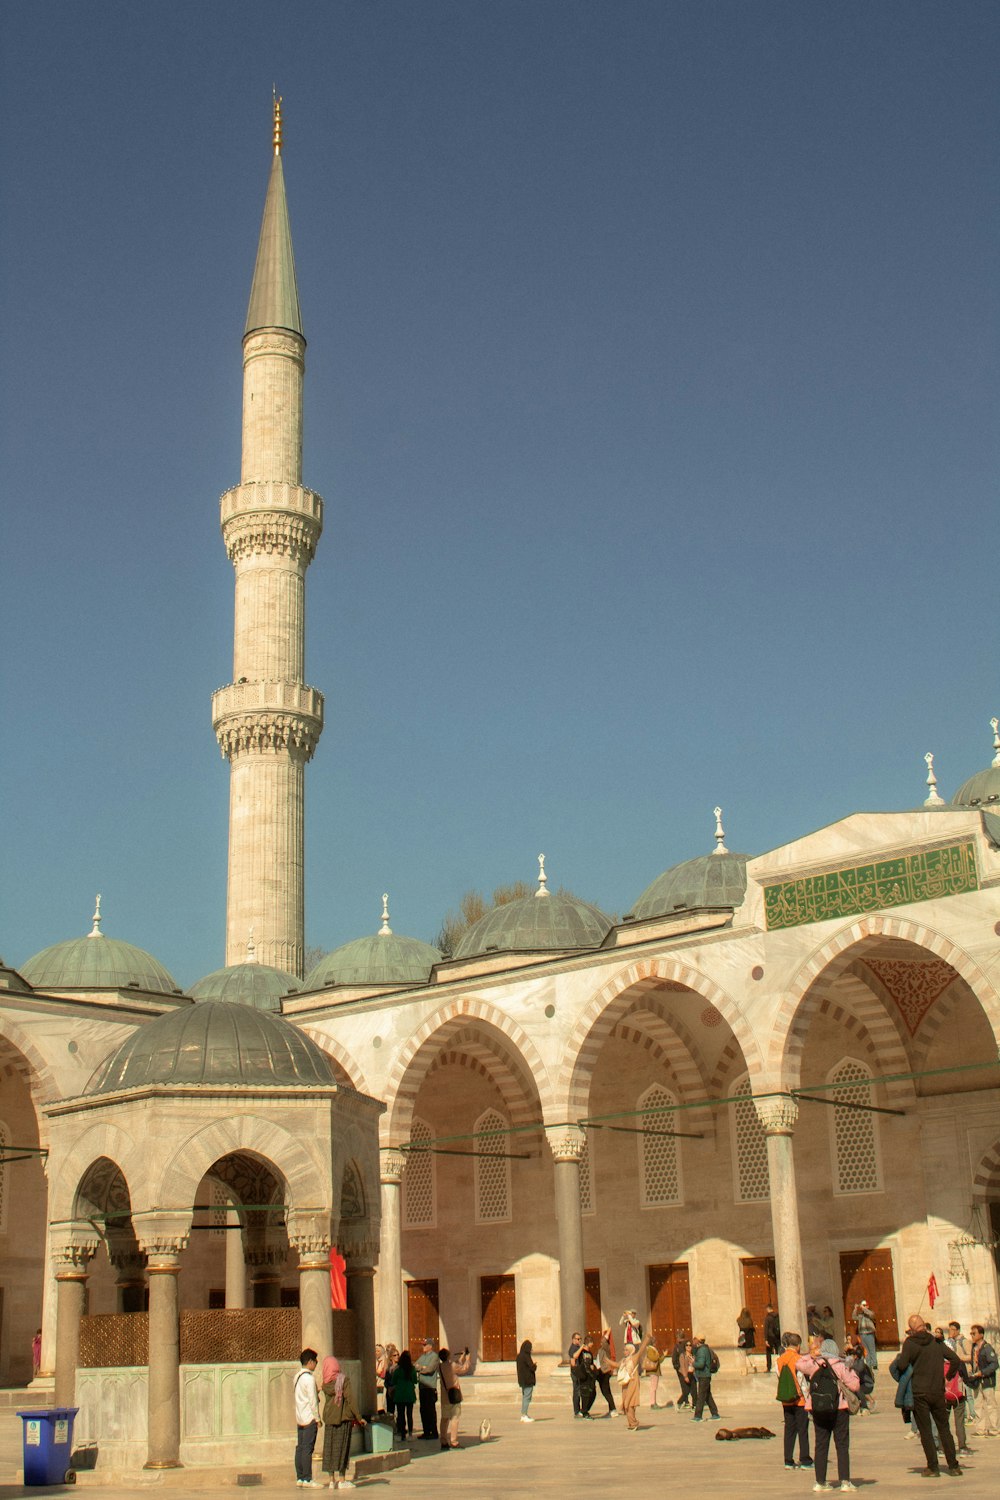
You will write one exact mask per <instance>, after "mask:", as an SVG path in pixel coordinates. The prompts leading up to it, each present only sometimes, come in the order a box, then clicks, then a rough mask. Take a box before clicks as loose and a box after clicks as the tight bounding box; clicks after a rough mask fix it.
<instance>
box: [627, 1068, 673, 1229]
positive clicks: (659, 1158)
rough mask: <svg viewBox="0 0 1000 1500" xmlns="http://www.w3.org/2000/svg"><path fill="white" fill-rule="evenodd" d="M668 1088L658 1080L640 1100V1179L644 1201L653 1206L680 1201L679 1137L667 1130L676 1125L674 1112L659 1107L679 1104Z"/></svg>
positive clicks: (645, 1203)
mask: <svg viewBox="0 0 1000 1500" xmlns="http://www.w3.org/2000/svg"><path fill="white" fill-rule="evenodd" d="M676 1103H677V1100H676V1098H675V1096H674V1095H673V1094H672V1093H671V1092H670V1090H669V1089H665V1088H663V1086H662V1085H661V1084H658V1083H655V1084H654V1085H653V1086H652V1088H649V1089H647V1090H646V1092H645V1093H644V1094H643V1096H642V1098H641V1099H640V1100H639V1113H640V1115H641V1117H642V1135H640V1136H639V1137H638V1141H639V1181H640V1183H641V1184H642V1189H641V1191H642V1203H643V1206H644V1207H645V1208H651V1207H653V1206H655V1205H656V1204H659V1203H680V1201H681V1180H680V1162H679V1160H678V1156H677V1141H676V1140H675V1139H674V1137H673V1136H670V1135H667V1134H665V1132H666V1131H668V1130H672V1129H673V1128H674V1116H673V1115H672V1114H661V1113H656V1111H659V1110H663V1109H665V1108H666V1107H667V1106H668V1105H671V1104H676Z"/></svg>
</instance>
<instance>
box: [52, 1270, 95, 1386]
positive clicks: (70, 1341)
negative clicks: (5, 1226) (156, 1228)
mask: <svg viewBox="0 0 1000 1500" xmlns="http://www.w3.org/2000/svg"><path fill="white" fill-rule="evenodd" d="M94 1249H95V1246H93V1245H63V1246H61V1247H60V1248H59V1250H58V1251H57V1252H56V1273H55V1279H56V1379H55V1405H56V1406H74V1405H75V1404H76V1400H75V1398H76V1372H77V1368H78V1366H79V1363H80V1319H81V1318H82V1317H83V1309H84V1305H85V1303H86V1297H87V1275H88V1269H87V1268H88V1266H89V1264H90V1260H91V1257H92V1256H93V1253H94Z"/></svg>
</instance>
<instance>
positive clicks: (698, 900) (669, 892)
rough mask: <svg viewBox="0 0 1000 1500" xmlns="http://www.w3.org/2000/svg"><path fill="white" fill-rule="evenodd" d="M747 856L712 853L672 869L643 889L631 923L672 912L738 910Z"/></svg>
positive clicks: (667, 914)
mask: <svg viewBox="0 0 1000 1500" xmlns="http://www.w3.org/2000/svg"><path fill="white" fill-rule="evenodd" d="M749 858H750V856H749V855H748V854H730V853H729V851H728V850H726V851H724V852H723V853H721V854H720V853H718V852H713V853H712V854H702V855H700V856H699V857H698V858H697V859H687V860H685V861H684V863H683V864H680V865H674V866H673V868H672V869H670V870H665V871H664V872H663V874H662V875H660V876H658V877H657V878H656V880H654V881H653V883H652V885H651V886H647V888H646V890H644V891H643V893H642V895H641V896H640V897H639V899H638V901H637V902H636V903H635V908H634V910H633V911H632V912H631V913H630V916H631V917H632V918H633V919H634V920H635V921H637V922H638V921H642V920H644V919H645V918H649V917H670V916H673V915H674V913H675V912H683V911H704V910H706V909H711V908H713V907H720V906H721V907H726V906H729V907H734V908H735V907H737V906H742V904H743V897H744V896H745V895H746V889H747V860H748V859H749Z"/></svg>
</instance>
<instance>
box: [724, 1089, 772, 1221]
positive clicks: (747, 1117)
mask: <svg viewBox="0 0 1000 1500" xmlns="http://www.w3.org/2000/svg"><path fill="white" fill-rule="evenodd" d="M733 1094H734V1095H735V1096H736V1102H735V1103H734V1104H731V1105H730V1113H731V1118H732V1130H733V1161H734V1163H735V1171H734V1174H733V1175H734V1177H735V1187H736V1201H737V1202H738V1203H760V1202H762V1201H764V1200H765V1199H767V1198H769V1197H770V1194H771V1181H770V1177H769V1175H768V1170H767V1141H766V1140H765V1138H764V1128H763V1126H762V1125H761V1123H760V1120H759V1119H758V1118H757V1107H756V1105H755V1104H754V1102H753V1098H752V1097H751V1093H750V1079H749V1078H748V1077H746V1076H744V1077H743V1078H741V1079H740V1081H739V1083H738V1084H737V1085H736V1087H735V1088H734V1089H733Z"/></svg>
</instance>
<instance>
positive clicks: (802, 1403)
mask: <svg viewBox="0 0 1000 1500" xmlns="http://www.w3.org/2000/svg"><path fill="white" fill-rule="evenodd" d="M781 1342H782V1344H783V1346H784V1347H783V1349H782V1351H781V1353H780V1354H779V1355H778V1389H777V1393H776V1397H777V1400H778V1401H780V1402H781V1405H782V1408H783V1413H784V1420H785V1468H786V1469H811V1468H812V1459H811V1458H810V1457H809V1413H808V1412H807V1411H806V1398H805V1397H804V1396H803V1394H802V1387H801V1386H800V1385H799V1377H798V1374H797V1371H796V1367H797V1365H798V1361H799V1356H800V1355H801V1353H802V1335H801V1334H799V1333H786V1334H783V1335H782V1339H781ZM796 1438H798V1442H799V1461H798V1463H796V1462H795V1440H796Z"/></svg>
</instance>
